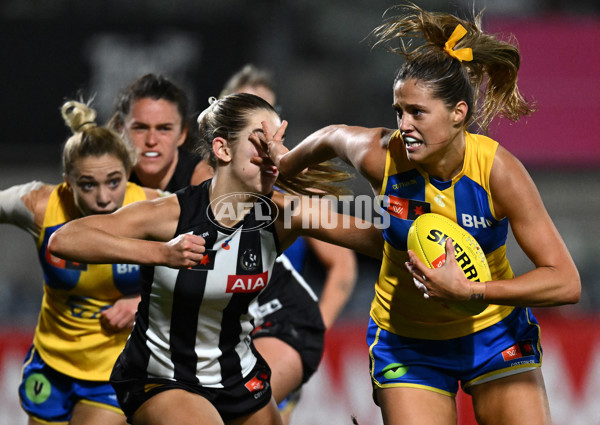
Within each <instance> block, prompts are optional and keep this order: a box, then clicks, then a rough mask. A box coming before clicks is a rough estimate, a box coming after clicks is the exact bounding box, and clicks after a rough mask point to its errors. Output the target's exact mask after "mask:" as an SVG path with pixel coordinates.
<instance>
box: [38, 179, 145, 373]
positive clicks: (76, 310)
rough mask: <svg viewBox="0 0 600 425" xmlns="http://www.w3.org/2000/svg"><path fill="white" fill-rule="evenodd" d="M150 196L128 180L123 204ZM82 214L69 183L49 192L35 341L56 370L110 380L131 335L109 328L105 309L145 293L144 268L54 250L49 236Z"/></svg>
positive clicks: (40, 253)
mask: <svg viewBox="0 0 600 425" xmlns="http://www.w3.org/2000/svg"><path fill="white" fill-rule="evenodd" d="M143 199H146V195H145V193H144V190H143V189H142V188H141V187H139V186H137V185H136V184H133V183H127V190H126V192H125V199H124V202H123V205H126V204H130V203H132V202H135V201H139V200H143ZM78 217H81V213H80V212H79V210H78V209H77V207H76V206H75V204H74V202H73V194H72V193H71V192H70V191H69V189H68V188H67V185H66V184H65V183H62V184H60V185H58V186H57V187H56V188H55V189H54V190H53V191H52V193H51V194H50V198H49V199H48V206H47V207H46V212H45V215H44V222H43V224H42V229H41V231H40V235H39V238H38V241H37V248H38V257H39V260H40V263H41V265H42V270H43V272H44V296H43V298H42V307H41V311H40V315H39V319H38V324H37V328H36V331H35V336H34V340H33V344H34V346H35V348H36V349H37V350H38V352H39V353H40V355H41V356H42V359H43V360H44V362H46V364H48V365H49V366H50V367H52V368H53V369H55V370H57V371H59V372H61V373H63V374H65V375H68V376H71V377H73V378H77V379H84V380H88V381H108V379H109V377H110V373H111V371H112V368H113V365H114V363H115V361H116V359H117V357H118V356H119V353H120V352H121V350H122V349H123V346H124V345H125V341H126V340H127V337H128V336H129V329H125V330H123V331H121V332H118V333H110V334H109V333H106V332H105V331H104V330H103V328H102V327H101V326H100V313H101V312H102V311H103V310H106V309H107V308H109V307H111V306H112V305H113V304H114V303H115V301H117V300H118V299H119V298H122V297H123V295H131V294H137V293H139V292H140V274H139V270H140V267H139V266H137V265H131V264H82V263H74V262H71V261H65V260H62V259H60V258H57V257H55V256H53V255H52V254H50V252H49V251H48V239H49V238H50V236H51V235H52V233H54V232H55V231H56V230H57V229H59V228H60V227H62V226H63V225H64V224H65V223H67V222H68V221H70V220H73V219H76V218H78Z"/></svg>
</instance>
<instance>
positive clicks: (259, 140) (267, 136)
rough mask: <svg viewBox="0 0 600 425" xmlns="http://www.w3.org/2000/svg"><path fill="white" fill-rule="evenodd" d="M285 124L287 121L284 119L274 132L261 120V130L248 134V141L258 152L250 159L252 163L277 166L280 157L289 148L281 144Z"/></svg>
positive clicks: (283, 137)
mask: <svg viewBox="0 0 600 425" xmlns="http://www.w3.org/2000/svg"><path fill="white" fill-rule="evenodd" d="M287 125H288V123H287V121H285V120H284V121H282V123H281V125H280V126H279V128H278V129H277V130H276V131H275V133H271V130H270V129H269V126H268V125H267V123H266V122H265V121H263V122H262V128H263V131H262V132H255V133H252V134H251V135H250V141H251V142H252V143H253V144H254V146H255V147H256V150H257V151H258V153H259V156H256V157H253V158H252V159H251V162H252V163H253V164H255V165H259V166H262V165H267V164H272V165H273V166H275V167H278V166H279V161H280V160H281V157H282V156H283V155H285V154H286V153H287V152H288V151H289V149H288V148H286V147H285V146H284V145H283V142H284V140H285V130H286V128H287Z"/></svg>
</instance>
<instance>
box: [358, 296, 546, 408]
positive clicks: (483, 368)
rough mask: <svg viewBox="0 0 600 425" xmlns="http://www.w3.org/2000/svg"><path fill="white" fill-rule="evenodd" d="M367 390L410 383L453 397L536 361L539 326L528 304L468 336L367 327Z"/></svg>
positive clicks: (538, 362) (537, 364)
mask: <svg viewBox="0 0 600 425" xmlns="http://www.w3.org/2000/svg"><path fill="white" fill-rule="evenodd" d="M367 343H368V345H369V355H370V358H369V367H370V372H371V379H372V383H373V388H374V389H377V388H389V387H413V388H422V389H426V390H430V391H435V392H437V393H441V394H445V395H449V396H453V395H455V394H456V392H457V391H458V383H459V382H460V384H461V387H462V389H463V390H464V391H465V392H467V393H469V387H471V386H473V385H477V384H481V383H484V382H488V381H492V380H494V379H499V378H502V377H505V376H509V375H513V374H516V373H521V372H527V371H529V370H533V369H535V368H538V367H540V366H541V364H542V347H541V345H540V328H539V325H538V322H537V320H536V319H535V317H534V316H533V314H532V313H531V311H530V310H529V309H528V308H522V307H517V308H515V309H514V311H513V312H511V314H509V315H508V316H507V317H506V318H505V319H503V320H502V321H500V322H498V323H496V324H495V325H492V326H490V327H488V328H486V329H483V330H481V331H479V332H476V333H474V334H471V335H466V336H463V337H460V338H454V339H449V340H427V339H416V338H405V337H402V336H399V335H395V334H393V333H390V332H387V331H385V330H383V329H381V328H379V327H378V326H377V325H376V324H375V322H373V319H370V320H369V327H368V329H367Z"/></svg>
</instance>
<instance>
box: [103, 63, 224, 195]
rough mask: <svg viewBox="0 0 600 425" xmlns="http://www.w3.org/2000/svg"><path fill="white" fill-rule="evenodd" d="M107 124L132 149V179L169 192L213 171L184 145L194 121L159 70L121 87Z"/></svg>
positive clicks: (178, 91) (176, 90) (190, 142)
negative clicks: (133, 159)
mask: <svg viewBox="0 0 600 425" xmlns="http://www.w3.org/2000/svg"><path fill="white" fill-rule="evenodd" d="M108 126H109V127H110V128H112V129H114V130H115V131H117V132H118V133H120V134H121V136H122V137H123V138H124V139H125V140H127V141H128V142H129V143H131V145H132V146H133V147H134V148H135V150H136V153H137V155H138V162H137V163H136V165H135V167H134V169H133V172H132V174H131V177H130V181H132V182H134V183H137V184H140V185H142V186H145V187H153V188H156V189H161V190H165V191H168V192H175V191H177V190H179V189H182V188H184V187H185V186H188V185H190V184H194V185H195V184H199V183H201V182H203V181H204V180H206V179H208V178H210V177H212V175H213V168H212V167H211V166H210V165H209V164H208V163H207V161H202V158H201V157H198V156H197V155H195V154H194V153H192V152H190V151H189V150H187V149H184V145H185V146H189V145H194V143H195V139H196V137H197V131H198V130H197V125H196V123H195V122H194V121H193V120H192V117H191V114H190V111H189V100H188V97H187V95H186V94H185V91H184V90H183V89H181V88H180V87H179V86H177V85H176V84H174V83H173V82H172V81H170V80H169V79H167V78H165V77H164V76H162V75H157V74H145V75H142V76H141V77H139V78H138V79H136V80H135V81H134V82H133V83H131V84H130V85H129V86H128V87H126V88H124V89H123V90H122V91H121V93H120V94H119V97H118V99H117V102H116V105H115V110H114V112H113V115H112V117H111V119H110V121H109V123H108Z"/></svg>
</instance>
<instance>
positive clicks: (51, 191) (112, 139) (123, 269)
mask: <svg viewBox="0 0 600 425" xmlns="http://www.w3.org/2000/svg"><path fill="white" fill-rule="evenodd" d="M61 111H62V116H63V118H64V120H65V123H66V124H67V125H68V126H69V127H70V128H71V130H72V131H73V135H72V136H71V137H70V138H69V139H68V140H67V141H66V143H65V146H64V149H63V161H62V162H63V173H64V174H63V176H64V182H63V183H61V184H59V185H52V184H45V183H42V182H40V181H32V182H30V183H26V184H22V185H17V186H13V187H10V188H8V189H4V190H2V191H0V222H1V223H10V224H14V225H15V226H18V227H21V228H22V229H23V230H25V231H27V232H28V233H29V234H30V235H31V236H33V238H34V241H35V243H36V249H37V252H38V256H39V260H40V264H41V266H42V269H43V271H44V296H43V298H42V306H41V311H40V314H39V319H38V324H37V327H36V330H35V335H34V339H33V344H32V346H31V348H30V350H29V352H28V353H27V356H26V358H25V361H24V364H23V378H22V382H21V385H20V386H19V395H20V398H21V406H22V407H23V409H24V410H25V412H26V413H27V414H28V415H29V424H40V423H44V424H51V423H61V424H64V423H69V424H72V425H76V424H77V425H82V424H96V425H113V424H114V425H122V424H125V416H124V415H123V412H122V411H121V409H120V407H119V404H118V403H117V400H116V396H115V392H114V389H113V388H112V386H111V385H110V383H109V382H108V379H109V377H110V373H111V370H112V367H113V365H114V363H115V361H116V359H117V356H118V355H119V353H120V352H121V350H122V349H123V347H124V345H125V341H126V340H127V337H128V336H129V333H130V331H131V327H132V325H133V319H134V315H135V311H136V308H137V304H138V302H139V298H140V297H139V292H140V274H139V267H137V266H132V265H129V264H85V263H76V262H72V261H64V260H61V259H60V258H57V257H55V256H53V255H52V254H51V253H50V252H49V251H48V240H49V238H50V236H52V234H53V233H54V232H55V231H56V230H57V229H60V228H61V227H62V226H64V224H65V223H67V222H69V221H71V220H74V219H76V218H79V217H85V216H89V215H104V214H109V213H112V212H114V211H116V210H117V209H118V208H119V207H121V206H122V205H125V204H129V203H132V202H135V201H138V200H143V199H152V198H156V197H158V196H159V195H160V192H159V191H156V190H151V189H144V188H141V187H140V186H137V185H135V184H132V183H128V182H127V178H128V177H129V173H130V172H131V169H132V167H133V164H134V163H135V160H134V158H135V153H133V152H131V151H130V150H129V149H128V147H127V146H126V144H125V143H123V141H122V140H121V139H120V138H119V136H117V134H116V133H114V132H113V131H112V130H109V129H107V128H105V127H100V126H98V125H96V122H95V119H96V112H95V111H94V110H93V109H92V108H90V107H89V106H88V105H85V104H83V103H80V102H75V101H69V102H66V103H65V104H64V105H63V106H62V110H61Z"/></svg>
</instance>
